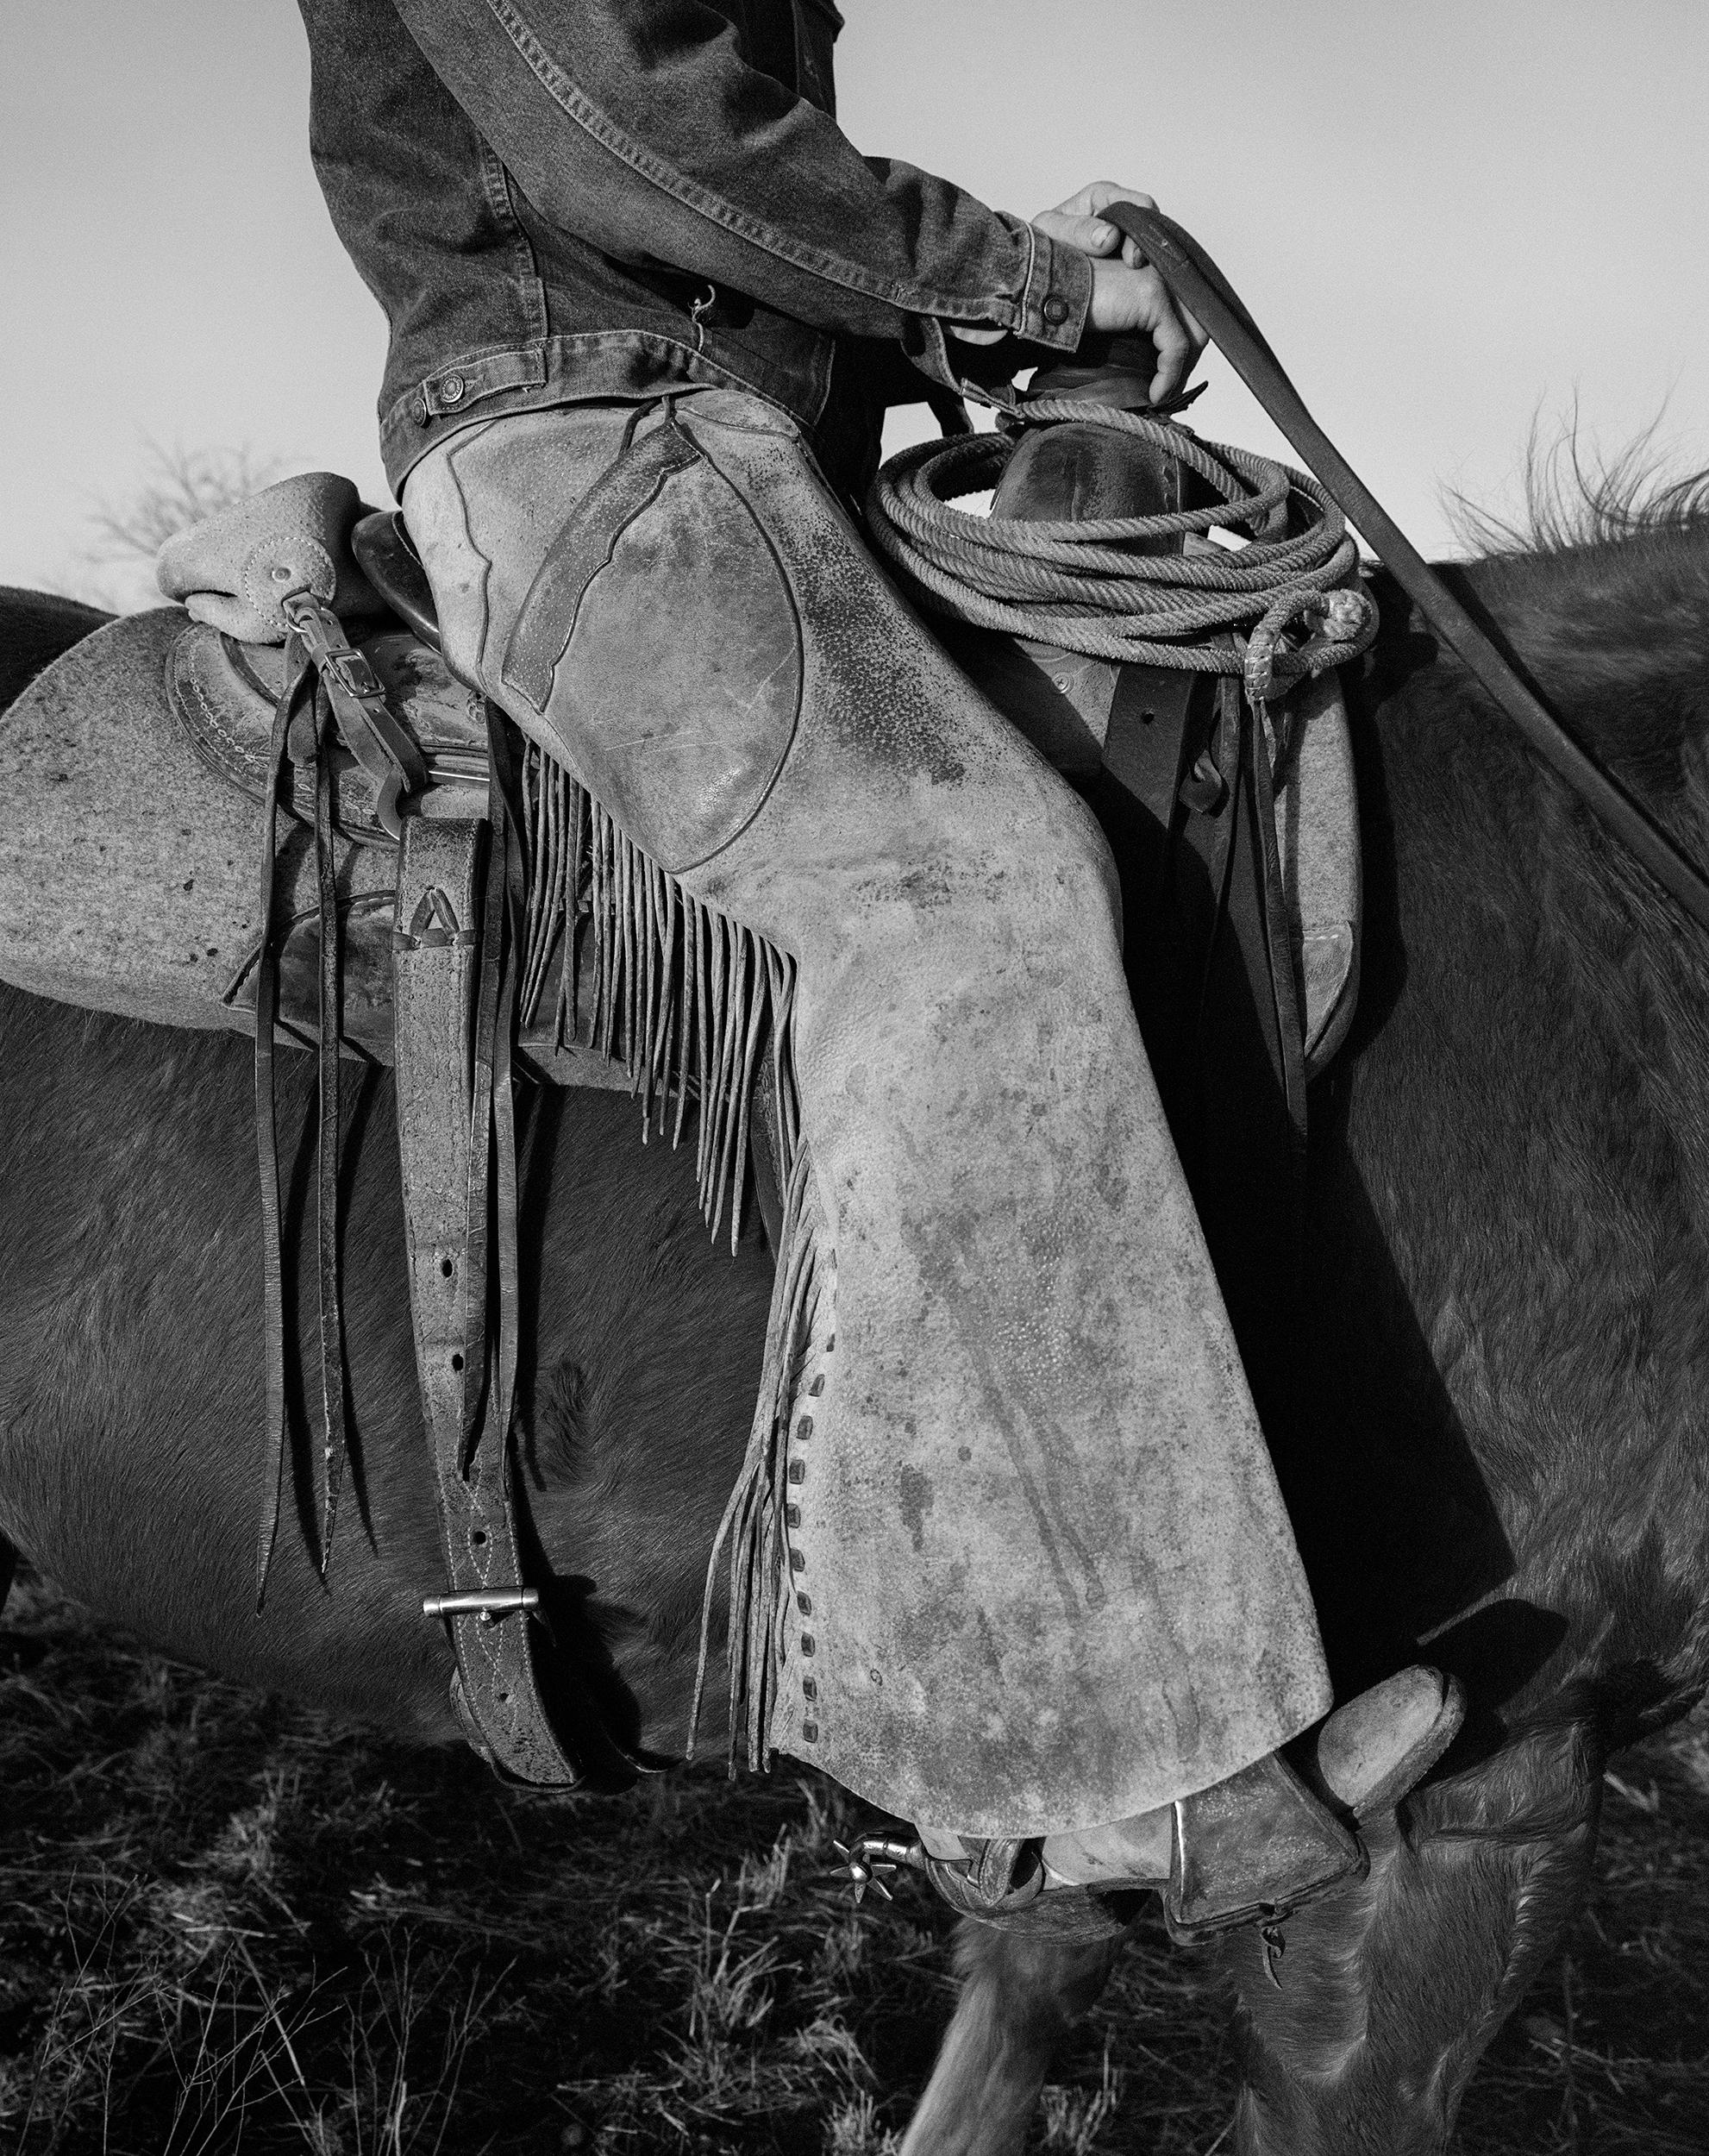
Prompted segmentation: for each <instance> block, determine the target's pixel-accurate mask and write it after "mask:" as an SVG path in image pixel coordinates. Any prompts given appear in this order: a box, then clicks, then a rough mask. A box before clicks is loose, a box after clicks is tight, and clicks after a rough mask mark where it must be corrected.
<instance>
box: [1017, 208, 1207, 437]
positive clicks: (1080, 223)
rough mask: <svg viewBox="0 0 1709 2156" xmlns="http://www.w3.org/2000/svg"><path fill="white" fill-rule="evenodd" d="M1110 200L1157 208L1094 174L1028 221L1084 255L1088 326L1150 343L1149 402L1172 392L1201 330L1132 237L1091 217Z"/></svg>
mask: <svg viewBox="0 0 1709 2156" xmlns="http://www.w3.org/2000/svg"><path fill="white" fill-rule="evenodd" d="M1112 202H1131V203H1136V204H1138V206H1139V207H1140V208H1141V209H1142V210H1155V208H1156V207H1157V205H1156V204H1155V202H1154V201H1153V200H1152V199H1151V197H1150V196H1149V195H1142V193H1141V192H1140V191H1139V190H1138V188H1136V187H1118V186H1117V185H1116V183H1115V181H1114V180H1112V179H1095V180H1093V181H1092V185H1090V186H1089V187H1082V188H1081V189H1080V192H1079V193H1078V194H1077V195H1070V196H1069V197H1068V199H1067V201H1066V202H1059V203H1058V204H1057V205H1056V207H1055V209H1054V210H1045V211H1043V213H1042V215H1041V216H1036V217H1035V218H1034V219H1033V222H1034V223H1035V224H1036V226H1037V227H1038V229H1039V230H1040V231H1041V232H1042V233H1043V234H1044V235H1045V236H1046V238H1047V239H1050V240H1055V241H1060V242H1063V243H1065V244H1067V246H1069V247H1077V248H1079V249H1080V252H1081V254H1089V255H1090V256H1091V257H1092V311H1091V313H1090V314H1089V315H1088V316H1087V317H1086V327H1087V328H1088V329H1104V330H1121V329H1143V330H1144V331H1145V332H1146V334H1147V335H1148V336H1149V338H1150V339H1151V342H1153V344H1155V346H1156V348H1157V372H1156V373H1155V375H1153V377H1152V378H1151V388H1150V392H1149V394H1150V398H1151V401H1152V403H1153V404H1157V403H1159V402H1161V399H1162V398H1165V397H1168V395H1170V394H1171V392H1174V391H1175V390H1177V389H1180V387H1181V386H1182V385H1184V384H1185V382H1186V378H1187V376H1188V375H1189V374H1191V373H1192V372H1193V367H1194V365H1195V364H1196V362H1197V360H1198V358H1199V354H1200V353H1201V352H1202V351H1203V350H1204V349H1205V343H1206V338H1205V332H1204V330H1203V329H1200V328H1199V324H1198V323H1197V322H1195V321H1194V320H1193V317H1192V316H1191V315H1190V314H1189V313H1188V312H1187V310H1186V308H1185V307H1180V306H1178V305H1177V304H1176V303H1175V302H1174V300H1173V299H1171V298H1170V297H1169V294H1168V287H1167V286H1166V285H1164V283H1163V280H1162V279H1161V277H1159V276H1158V274H1157V273H1156V271H1155V269H1152V268H1150V267H1149V265H1148V264H1147V262H1146V260H1145V257H1144V255H1143V254H1142V252H1141V251H1140V249H1139V248H1138V247H1137V246H1136V244H1135V242H1134V241H1132V240H1130V239H1129V238H1128V237H1127V236H1126V235H1125V234H1124V233H1121V232H1118V231H1117V229H1116V228H1115V226H1114V225H1112V224H1105V222H1104V220H1103V219H1102V218H1101V217H1100V216H1099V215H1098V212H1099V210H1103V209H1105V208H1106V207H1107V206H1108V204H1111V203H1112Z"/></svg>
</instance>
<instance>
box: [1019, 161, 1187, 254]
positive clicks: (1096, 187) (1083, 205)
mask: <svg viewBox="0 0 1709 2156" xmlns="http://www.w3.org/2000/svg"><path fill="white" fill-rule="evenodd" d="M1112 202H1132V203H1137V204H1138V205H1139V207H1140V208H1141V209H1142V210H1155V208H1156V207H1157V204H1155V201H1153V199H1152V197H1150V196H1149V195H1148V194H1146V193H1145V192H1144V191H1143V190H1142V189H1141V188H1138V187H1127V186H1124V185H1123V184H1122V182H1121V181H1120V180H1118V179H1094V180H1093V181H1092V182H1091V184H1090V185H1087V186H1085V187H1082V188H1081V189H1080V191H1079V192H1078V193H1077V194H1072V195H1070V196H1069V197H1068V199H1067V201H1066V202H1059V203H1058V204H1056V206H1055V209H1054V210H1045V211H1044V212H1043V214H1042V216H1036V217H1035V218H1034V219H1033V222H1034V223H1035V224H1036V225H1039V226H1041V227H1042V229H1044V230H1045V231H1047V232H1049V233H1050V236H1051V238H1052V239H1055V237H1056V234H1055V232H1054V231H1052V230H1051V227H1050V223H1049V220H1050V219H1051V218H1053V217H1065V218H1069V219H1075V220H1078V219H1082V218H1085V219H1096V218H1097V216H1098V213H1099V210H1107V209H1108V208H1109V206H1110V204H1111V203H1112ZM1101 229H1103V230H1104V231H1106V232H1111V233H1112V234H1113V231H1114V228H1113V227H1112V226H1109V225H1105V226H1103V227H1102V228H1101ZM1076 244H1080V242H1076ZM1111 244H1113V241H1112V242H1111ZM1109 251H1110V249H1109V246H1107V245H1106V246H1100V247H1099V248H1096V249H1089V250H1088V252H1095V253H1097V254H1107V253H1108V252H1109Z"/></svg>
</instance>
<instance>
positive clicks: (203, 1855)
mask: <svg viewBox="0 0 1709 2156" xmlns="http://www.w3.org/2000/svg"><path fill="white" fill-rule="evenodd" d="M846 1825H847V1814H845V1813H844V1811H843V1810H842V1803H841V1800H840V1798H839V1796H838V1794H837V1792H836V1790H835V1789H833V1788H832V1787H831V1785H829V1784H828V1783H823V1782H817V1781H815V1780H812V1779H811V1778H808V1777H805V1776H801V1777H796V1776H792V1775H780V1776H779V1777H775V1778H774V1780H773V1783H771V1784H769V1785H760V1786H758V1787H755V1786H754V1785H751V1784H750V1785H747V1786H744V1787H743V1788H742V1789H739V1790H736V1791H732V1790H730V1789H729V1788H728V1787H727V1786H726V1785H725V1784H724V1783H723V1782H722V1780H720V1779H718V1778H717V1777H707V1778H706V1779H704V1780H697V1781H687V1782H673V1783H671V1784H670V1786H668V1787H667V1788H664V1789H655V1790H654V1791H653V1792H651V1793H650V1794H648V1795H647V1796H639V1797H633V1798H629V1799H624V1800H622V1801H616V1802H613V1801H600V1800H595V1801H592V1802H568V1803H566V1802H547V1801H542V1800H538V1799H535V1798H531V1797H529V1796H526V1795H523V1794H519V1793H516V1792H514V1791H510V1790H506V1789H502V1788H500V1787H499V1786H498V1784H496V1783H494V1782H493V1781H492V1780H491V1778H490V1777H488V1776H487V1774H486V1773H485V1771H484V1770H483V1769H482V1768H481V1767H480V1766H479V1764H477V1762H476V1761H475V1760H474V1759H473V1758H472V1757H470V1756H469V1755H467V1754H466V1753H463V1752H451V1753H444V1754H437V1753H435V1754H423V1753H421V1752H410V1751H407V1750H404V1749H400V1748H398V1747H393V1746H389V1745H382V1744H377V1743H375V1742H373V1741H372V1740H370V1739H366V1738H364V1737H361V1736H359V1735H353V1734H351V1733H348V1732H347V1731H343V1730H340V1729H338V1728H335V1727H331V1726H329V1724H327V1723H326V1722H324V1721H322V1720H319V1719H317V1718H316V1717H315V1716H313V1715H308V1714H299V1713H296V1712H293V1711H289V1710H286V1709H285V1708H281V1707H279V1706H277V1705H276V1704H273V1703H271V1702H266V1701H263V1700H260V1699H257V1698H256V1697H254V1695H250V1694H247V1693H244V1692H241V1691H239V1690H237V1689H235V1688H233V1687H230V1686H228V1685H223V1684H218V1683H210V1682H208V1681H206V1680H205V1679H203V1678H201V1677H197V1675H196V1674H195V1673H193V1672H192V1671H190V1670H185V1669H182V1668H179V1667H178V1666H176V1665H174V1664H170V1663H167V1662H165V1661H163V1660H161V1659H160V1658H159V1657H158V1656H154V1655H151V1654H147V1653H144V1652H142V1651H139V1650H137V1649H135V1647H133V1646H131V1645H128V1643H126V1642H125V1641H123V1640H122V1639H117V1638H116V1637H114V1636H113V1635H111V1634H110V1633H106V1632H103V1631H102V1630H100V1629H98V1628H97V1627H96V1626H92V1625H91V1623H90V1622H89V1621H88V1620H86V1619H85V1617H84V1616H83V1615H82V1614H80V1613H79V1612H78V1610H77V1609H75V1608H72V1606H70V1605H68V1604H66V1603H64V1602H62V1601H59V1600H58V1599H57V1598H55V1597H54V1596H53V1595H52V1594H51V1593H50V1592H48V1591H47V1589H44V1588H42V1587H41V1586H40V1585H36V1584H31V1583H27V1584H26V1585H25V1586H23V1587H22V1589H20V1590H19V1591H18V1594H17V1596H16V1599H15V1601H14V1602H13V1604H12V1606H11V1607H10V1608H9V1611H8V1614H7V1623H6V1626H5V1628H4V1629H3V1631H0V2148H4V2149H8V2150H9V2151H12V2152H16V2156H48V2153H49V2152H53V2153H54V2156H83V2152H86V2151H88V2152H93V2151H97V2150H99V2151H101V2152H103V2156H223V2152H227V2151H235V2150H236V2149H237V2148H239V2147H242V2148H243V2149H244V2150H245V2151H249V2152H254V2156H270V2153H271V2152H281V2153H283V2152H291V2156H298V2153H300V2152H305V2151H306V2152H313V2153H314V2156H431V2153H432V2152H435V2151H439V2152H444V2156H465V2152H471V2153H472V2152H478V2151H487V2150H491V2151H492V2152H495V2156H503V2153H504V2152H508V2151H512V2150H515V2151H521V2150H545V2151H553V2150H559V2149H562V2150H578V2149H579V2150H584V2151H587V2152H590V2153H592V2152H595V2151H597V2152H599V2153H600V2156H629V2153H630V2152H635V2153H636V2156H640V2153H641V2152H646V2151H652V2150H660V2151H670V2152H685V2151H717V2150H732V2151H733V2150H740V2151H742V2152H744V2153H745V2152H754V2156H766V2153H767V2152H773V2151H776V2152H779V2153H780V2156H797V2153H798V2152H800V2153H803V2156H804V2152H808V2151H811V2152H813V2153H814V2156H819V2152H822V2151H823V2152H827V2153H828V2156H881V2152H883V2151H884V2150H886V2148H887V2147H893V2140H892V2136H894V2135H896V2134H898V2130H899V2128H900V2127H901V2126H902V2124H903V2122H905V2119H906V2116H907V2114H908V2109H909V2106H910V2103H911V2099H912V2096H914V2094H915V2093H917V2090H918V2089H919V2087H920V2086H921V2084H922V2083H923V2080H924V2078H925V2076H926V2074H927V2073H928V2071H930V2064H931V2058H932V2053H933V2051H934V2048H935V2046H936V2039H937V2035H938V2033H939V2031H940V2029H941V2028H942V2023H943V2021H944V2020H945V2018H946V2016H947V2015H948V2009H949V2006H950V2002H951V1988H950V1984H949V1981H948V1971H947V1955H946V1951H945V1949H946V1942H947V1939H948V1928H949V1927H948V1919H947V1916H946V1915H942V1914H940V1912H939V1910H938V1908H937V1907H936V1904H935V1902H933V1901H932V1900H931V1899H930V1896H928V1894H927V1893H926V1892H924V1891H923V1890H917V1889H916V1888H915V1886H914V1884H913V1883H911V1882H909V1883H905V1885H904V1887H903V1888H902V1890H901V1893H900V1896H899V1898H898V1902H897V1903H896V1905H895V1906H894V1908H888V1909H886V1908H883V1906H882V1905H880V1907H879V1908H877V1909H876V1910H873V1909H872V1908H870V1907H869V1908H867V1909H863V1910H861V1911H860V1912H858V1913H856V1912H855V1911H852V1910H851V1909H850V1908H848V1904H847V1896H846V1890H836V1889H835V1888H833V1887H831V1886H829V1885H828V1884H827V1883H825V1880H824V1876H823V1875H824V1871H825V1866H826V1865H827V1862H828V1861H829V1840H830V1839H831V1837H832V1836H833V1835H836V1834H839V1833H842V1832H843V1831H844V1829H845V1827H846ZM1706 2005H1709V1722H1703V1721H1700V1722H1699V1723H1698V1724H1696V1725H1694V1726H1691V1727H1687V1728H1686V1729H1685V1730H1684V1731H1683V1732H1681V1733H1675V1734H1674V1735H1672V1736H1671V1737H1670V1738H1669V1739H1664V1740H1661V1741H1658V1742H1657V1743H1656V1744H1653V1745H1650V1746H1649V1747H1647V1748H1646V1749H1645V1750H1643V1752H1637V1753H1633V1754H1631V1755H1629V1756H1628V1757H1627V1758H1624V1760H1622V1761H1621V1762H1620V1764H1619V1768H1618V1780H1615V1779H1613V1778H1612V1777H1611V1787H1610V1789H1609V1793H1608V1803H1607V1808H1606V1830H1605V1837H1604V1845H1603V1855H1602V1858H1601V1862H1600V1865H1599V1876H1598V1884H1597V1887H1596V1890H1595V1893H1594V1895H1593V1899H1592V1902H1591V1904H1590V1906H1589V1908H1587V1911H1586V1913H1585V1915H1584V1916H1583V1917H1582V1919H1581V1921H1580V1923H1579V1925H1578V1927H1577V1928H1576V1930H1575V1932H1574V1935H1573V1937H1572V1939H1571V1940H1570V1941H1569V1942H1568V1948H1567V1951H1566V1952H1564V1953H1563V1954H1562V1956H1560V1957H1558V1958H1557V1959H1556V1962H1555V1964H1554V1965H1552V1966H1551V1968H1550V1969H1549V1971H1548V1972H1547V1974H1546V1975H1545V1977H1543V1979H1542V1981H1541V1982H1540V1983H1539V1984H1538V1985H1537V1989H1536V1990H1535V1992H1534V1993H1533V1995H1532V1996H1531V1999H1530V2000H1529V2001H1528V2002H1526V2005H1525V2007H1524V2009H1522V2013H1521V2015H1519V2016H1517V2017H1516V2019H1515V2021H1514V2022H1513V2023H1512V2025H1510V2027H1509V2028H1508V2029H1507V2031H1506V2033H1505V2034H1503V2036H1502V2037H1501V2039H1500V2040H1499V2043H1498V2045H1497V2046H1496V2048H1495V2050H1494V2052H1493V2054H1492V2056H1491V2059H1490V2060H1489V2061H1488V2063H1487V2065H1486V2066H1485V2068H1484V2071H1483V2072H1482V2074H1481V2077H1480V2078H1479V2080H1478V2082H1477V2083H1476V2084H1474V2091H1473V2094H1472V2096H1471V2097H1470V2099H1469V2100H1468V2105H1467V2109H1466V2113H1465V2115H1464V2120H1463V2125H1462V2142H1461V2146H1462V2148H1463V2149H1464V2150H1465V2151H1466V2152H1467V2156H1497V2152H1499V2153H1500V2156H1516V2153H1517V2152H1526V2151H1545V2150H1557V2149H1562V2150H1565V2149H1570V2150H1576V2151H1587V2152H1589V2151H1596V2152H1624V2151H1627V2150H1631V2151H1634V2152H1636V2151H1638V2150H1643V2151H1644V2152H1645V2153H1646V2156H1682V2153H1683V2152H1687V2151H1691V2152H1698V2151H1709V2017H1706V2012H1705V2009H1706ZM1223 2012H1224V2009H1223V2002H1222V1999H1221V1996H1220V1995H1219V1992H1218V1986H1217V1983H1216V1980H1215V1977H1214V1975H1213V1974H1212V1972H1211V1970H1210V1968H1209V1967H1208V1965H1206V1964H1205V1963H1204V1962H1202V1961H1200V1960H1199V1959H1195V1958H1193V1957H1190V1956H1186V1955H1182V1954H1180V1953H1177V1952H1174V1951H1173V1950H1172V1949H1171V1948H1170V1947H1169V1946H1168V1944H1167V1942H1166V1941H1165V1940H1163V1938H1162V1936H1161V1932H1160V1931H1158V1930H1157V1929H1156V1928H1155V1927H1152V1926H1149V1925H1147V1926H1143V1927H1141V1930H1140V1932H1139V1934H1138V1936H1137V1940H1136V1945H1135V1946H1134V1947H1133V1948H1132V1949H1131V1950H1130V1952H1129V1953H1128V1955H1127V1956H1126V1958H1125V1959H1124V1962H1123V1963H1122V1965H1121V1966H1120V1969H1119V1971H1118V1975H1117V1980H1116V1982H1115V1984H1112V1986H1111V1990H1110V1993H1109V1995H1108V1996H1107V1997H1106V1999H1105V2002H1104V2004H1103V2005H1102V2006H1101V2007H1100V2008H1099V2010H1098V2012H1097V2013H1096V2014H1095V2015H1093V2016H1092V2018H1091V2019H1090V2021H1088V2022H1087V2023H1086V2026H1085V2028H1084V2029H1083V2030H1082V2031H1081V2032H1080V2034H1079V2035H1078V2037H1077V2039H1076V2040H1075V2041H1074V2045H1073V2047H1072V2049H1071V2051H1070V2052H1069V2053H1068V2054H1067V2056H1066V2057H1065V2058H1064V2059H1061V2061H1060V2062H1059V2066H1058V2073H1059V2077H1060V2078H1059V2080H1058V2082H1057V2084H1056V2085H1055V2086H1054V2087H1053V2088H1052V2089H1051V2090H1049V2091H1048V2092H1047V2097H1046V2102H1045V2105H1044V2108H1043V2111H1042V2116H1041V2119H1040V2122H1039V2127H1038V2131H1037V2137H1036V2138H1037V2146H1038V2147H1040V2148H1041V2149H1044V2150H1049V2151H1061V2152H1064V2156H1089V2153H1090V2152H1092V2151H1093V2150H1096V2151H1098V2152H1100V2156H1103V2153H1105V2152H1107V2153H1108V2156H1126V2153H1127V2152H1133V2153H1134V2156H1137V2152H1140V2151H1145V2152H1147V2153H1148V2156H1174V2153H1175V2152H1179V2153H1180V2156H1187V2153H1188V2152H1193V2153H1194V2156H1211V2152H1213V2151H1214V2150H1216V2149H1217V2148H1218V2147H1219V2146H1221V2145H1223V2144H1222V2136H1223V2134H1224V2128H1225V2124H1226V2119H1227V2110H1228V2101H1229V2084H1230V2070H1229V2065H1228V2059H1227V2055H1226V2052H1225V2049H1224V2037H1223Z"/></svg>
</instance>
